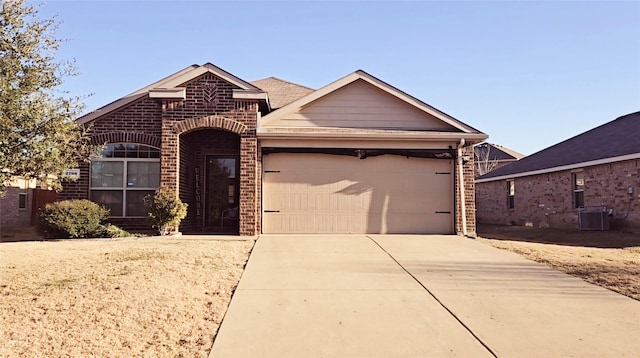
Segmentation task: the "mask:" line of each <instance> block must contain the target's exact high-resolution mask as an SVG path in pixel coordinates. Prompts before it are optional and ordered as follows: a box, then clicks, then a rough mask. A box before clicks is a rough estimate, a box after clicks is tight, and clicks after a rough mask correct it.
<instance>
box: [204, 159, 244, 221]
mask: <svg viewBox="0 0 640 358" xmlns="http://www.w3.org/2000/svg"><path fill="white" fill-rule="evenodd" d="M238 159H239V158H238V157H235V156H219V155H210V156H207V157H206V161H207V164H206V168H207V169H206V178H207V179H206V197H205V208H206V211H205V228H206V230H210V231H215V232H222V233H235V234H237V233H238V230H239V222H240V220H239V219H240V215H239V213H240V210H239V209H240V203H239V198H240V195H239V194H240V190H239V188H240V175H239V172H240V170H239V166H238V164H239V160H238Z"/></svg>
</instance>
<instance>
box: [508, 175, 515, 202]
mask: <svg viewBox="0 0 640 358" xmlns="http://www.w3.org/2000/svg"><path fill="white" fill-rule="evenodd" d="M515 197H516V183H515V181H514V180H513V179H509V180H507V209H509V210H513V209H514V208H515Z"/></svg>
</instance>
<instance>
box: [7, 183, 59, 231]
mask: <svg viewBox="0 0 640 358" xmlns="http://www.w3.org/2000/svg"><path fill="white" fill-rule="evenodd" d="M55 199H56V192H55V191H53V190H50V188H48V187H45V188H42V187H41V186H40V185H38V183H37V181H36V180H35V179H31V180H26V179H22V178H17V177H14V178H13V179H11V180H10V181H9V182H8V183H6V186H5V193H4V195H3V196H1V197H0V234H1V233H2V231H3V230H7V229H17V228H24V227H25V226H30V225H34V224H36V221H37V220H38V218H39V217H38V211H39V210H40V209H41V208H43V207H44V205H45V204H46V203H49V202H53V201H55Z"/></svg>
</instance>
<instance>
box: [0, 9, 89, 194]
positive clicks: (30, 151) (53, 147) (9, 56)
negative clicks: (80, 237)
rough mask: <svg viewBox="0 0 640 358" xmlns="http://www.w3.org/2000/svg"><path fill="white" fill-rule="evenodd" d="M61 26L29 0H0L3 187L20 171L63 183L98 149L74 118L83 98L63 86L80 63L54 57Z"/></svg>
mask: <svg viewBox="0 0 640 358" xmlns="http://www.w3.org/2000/svg"><path fill="white" fill-rule="evenodd" d="M57 27H58V22H56V20H55V19H40V18H39V17H38V9H37V8H36V7H34V6H30V5H27V4H26V3H25V0H0V193H2V191H3V190H2V189H3V187H4V185H6V183H7V181H8V180H9V179H12V178H15V177H23V178H27V179H33V178H35V179H38V180H40V181H41V182H42V181H43V182H47V184H49V185H52V186H54V187H55V188H57V189H59V188H60V181H61V180H62V179H63V173H64V171H65V169H68V168H73V167H77V166H78V163H79V162H80V161H83V160H85V159H87V158H88V157H89V156H90V155H91V154H92V153H93V152H94V151H95V148H94V147H93V146H91V145H90V140H89V138H88V136H87V134H86V131H85V128H83V127H82V126H80V125H78V124H76V122H75V119H76V118H77V116H78V114H79V113H80V111H81V110H82V104H81V102H80V99H79V98H78V97H70V96H68V94H67V93H64V92H62V91H61V90H60V89H59V87H60V85H61V84H62V83H63V79H64V78H65V77H67V76H73V75H75V69H74V66H73V63H71V62H69V61H62V60H58V59H56V58H55V55H56V52H57V50H58V48H59V46H60V44H61V42H62V40H60V39H57V38H56V37H55V36H54V33H55V31H56V29H57Z"/></svg>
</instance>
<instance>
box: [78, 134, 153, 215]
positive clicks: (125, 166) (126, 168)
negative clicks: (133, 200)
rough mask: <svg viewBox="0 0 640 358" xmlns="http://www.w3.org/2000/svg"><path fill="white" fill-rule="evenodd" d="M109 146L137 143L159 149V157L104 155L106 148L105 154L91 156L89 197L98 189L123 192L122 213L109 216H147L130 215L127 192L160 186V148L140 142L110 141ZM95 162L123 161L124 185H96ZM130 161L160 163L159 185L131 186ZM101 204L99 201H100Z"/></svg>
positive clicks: (151, 190) (150, 190)
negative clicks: (129, 176) (94, 180)
mask: <svg viewBox="0 0 640 358" xmlns="http://www.w3.org/2000/svg"><path fill="white" fill-rule="evenodd" d="M107 145H108V146H111V145H114V146H116V145H124V146H127V145H136V146H144V147H150V148H152V149H155V150H157V151H158V157H157V158H151V157H147V158H138V157H127V156H124V157H104V152H105V151H106V150H107V149H106V148H105V150H103V154H102V156H100V157H93V158H91V163H90V164H89V198H92V193H93V192H96V191H113V192H119V193H122V215H111V214H110V215H109V217H111V218H144V217H146V215H128V210H127V206H128V205H127V193H128V192H135V191H138V192H140V191H149V192H155V191H156V190H157V189H158V188H159V187H160V173H161V169H160V148H157V147H154V146H151V145H146V144H139V143H109V144H107ZM95 162H112V163H113V162H117V163H122V185H121V186H94V183H93V164H94V163H95ZM129 163H158V186H156V187H147V186H145V187H142V186H129V185H128V184H129V183H128V180H127V179H128V173H129ZM98 204H99V203H98Z"/></svg>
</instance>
